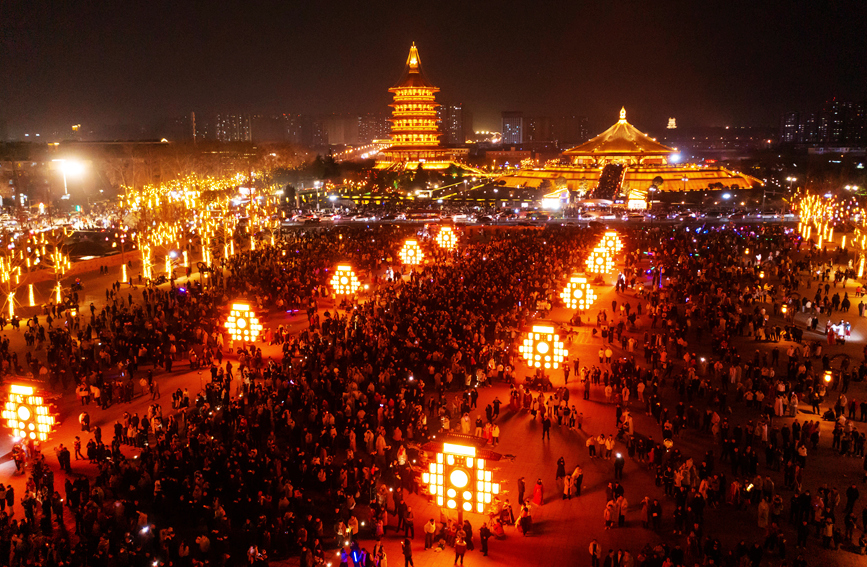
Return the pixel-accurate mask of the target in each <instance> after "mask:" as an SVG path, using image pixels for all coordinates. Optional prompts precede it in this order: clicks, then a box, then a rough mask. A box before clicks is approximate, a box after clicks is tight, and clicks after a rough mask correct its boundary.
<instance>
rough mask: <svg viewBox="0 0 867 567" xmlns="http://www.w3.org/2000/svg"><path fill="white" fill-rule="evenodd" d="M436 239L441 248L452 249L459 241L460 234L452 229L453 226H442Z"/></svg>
mask: <svg viewBox="0 0 867 567" xmlns="http://www.w3.org/2000/svg"><path fill="white" fill-rule="evenodd" d="M436 240H437V244H439V246H440V248H444V249H446V250H452V249H454V247H455V246H456V245H457V243H458V235H457V234H455V231H454V230H453V229H452V227H450V226H444V227H441V228H440V231H439V232H438V233H437V238H436Z"/></svg>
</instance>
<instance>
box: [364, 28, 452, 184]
mask: <svg viewBox="0 0 867 567" xmlns="http://www.w3.org/2000/svg"><path fill="white" fill-rule="evenodd" d="M388 90H389V92H391V93H393V94H394V102H392V103H391V104H390V105H389V106H391V108H392V112H391V118H390V119H389V120H390V122H391V142H392V145H391V146H389V147H388V148H387V149H384V150H382V151H381V152H380V153H379V154H378V155H377V163H376V167H378V168H387V167H393V166H400V167H403V168H405V169H416V168H417V167H418V165H419V164H421V166H422V168H424V169H444V168H446V167H448V166H449V164H450V163H451V161H452V158H453V155H454V150H449V149H446V148H443V147H441V146H440V136H441V134H440V130H439V125H438V122H439V119H438V118H437V107H438V106H439V104H438V103H437V102H436V97H435V96H434V95H435V94H436V93H437V92H439V89H438V88H437V87H435V86H433V85H432V84H431V82H430V81H429V80H428V78H427V77H426V76H425V74H424V71H422V68H421V59H420V58H419V55H418V49H416V47H415V43H413V44H412V47H410V49H409V57H407V58H406V68H404V70H403V74H402V75H401V77H400V80H399V81H398V82H397V84H396V85H395V86H393V87H391V88H390V89H388Z"/></svg>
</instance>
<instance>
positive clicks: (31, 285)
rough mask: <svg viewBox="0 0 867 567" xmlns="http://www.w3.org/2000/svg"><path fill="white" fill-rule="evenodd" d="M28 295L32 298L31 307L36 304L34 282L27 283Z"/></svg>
mask: <svg viewBox="0 0 867 567" xmlns="http://www.w3.org/2000/svg"><path fill="white" fill-rule="evenodd" d="M27 295H28V299H29V300H30V307H35V306H36V297H34V295H33V284H27Z"/></svg>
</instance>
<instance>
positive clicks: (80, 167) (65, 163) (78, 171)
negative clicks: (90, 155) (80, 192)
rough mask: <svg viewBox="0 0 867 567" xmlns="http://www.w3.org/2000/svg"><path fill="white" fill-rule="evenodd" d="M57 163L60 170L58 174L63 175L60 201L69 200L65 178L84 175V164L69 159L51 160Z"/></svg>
mask: <svg viewBox="0 0 867 567" xmlns="http://www.w3.org/2000/svg"><path fill="white" fill-rule="evenodd" d="M52 161H55V162H57V163H58V164H59V165H58V167H59V168H60V172H61V173H62V174H63V197H62V199H69V189H68V187H67V183H66V176H67V175H71V176H75V177H77V176H80V175H82V174H83V173H84V164H83V163H82V162H80V161H77V160H71V159H55V160H52Z"/></svg>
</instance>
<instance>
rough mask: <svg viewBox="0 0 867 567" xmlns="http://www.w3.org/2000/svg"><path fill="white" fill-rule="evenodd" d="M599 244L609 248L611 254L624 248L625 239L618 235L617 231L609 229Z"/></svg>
mask: <svg viewBox="0 0 867 567" xmlns="http://www.w3.org/2000/svg"><path fill="white" fill-rule="evenodd" d="M599 246H600V247H602V248H605V249H606V250H608V253H609V254H611V255H614V254H616V253H617V252H620V251H621V250H622V249H623V241H621V240H620V236H618V235H617V231H615V230H609V231H606V232H605V234H603V235H602V240H600V241H599Z"/></svg>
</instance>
